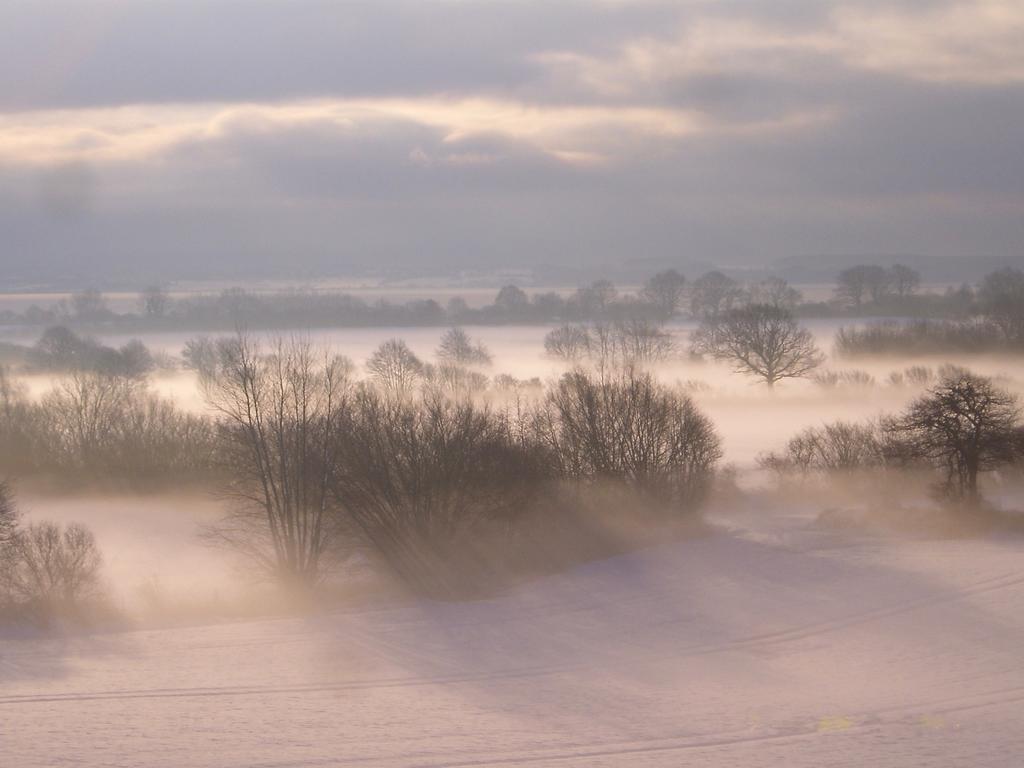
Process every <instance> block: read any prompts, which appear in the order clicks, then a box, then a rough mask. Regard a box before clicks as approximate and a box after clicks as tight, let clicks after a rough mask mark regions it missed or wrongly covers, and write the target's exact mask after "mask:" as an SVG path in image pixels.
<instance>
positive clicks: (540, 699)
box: [0, 511, 1024, 768]
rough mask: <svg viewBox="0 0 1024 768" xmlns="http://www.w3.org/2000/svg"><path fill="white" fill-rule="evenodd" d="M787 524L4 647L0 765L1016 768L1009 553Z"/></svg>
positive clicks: (1023, 634) (736, 524)
mask: <svg viewBox="0 0 1024 768" xmlns="http://www.w3.org/2000/svg"><path fill="white" fill-rule="evenodd" d="M811 520H812V518H811V517H810V516H805V515H803V514H800V513H798V512H795V511H794V512H791V513H787V512H785V511H784V512H778V511H777V512H775V513H767V512H761V513H751V514H747V515H746V516H745V517H743V516H739V515H733V516H732V517H731V518H730V519H724V518H722V517H721V516H719V517H718V518H716V519H715V521H714V522H715V523H716V526H717V530H716V532H715V533H713V534H711V535H708V536H706V537H703V538H696V539H691V540H688V541H684V542H680V543H676V544H671V545H666V546H664V547H662V548H659V549H656V550H652V551H647V552H643V553H636V554H632V555H628V556H623V557H620V558H616V559H614V560H610V561H606V562H602V563H593V564H590V565H587V566H584V567H581V568H578V569H576V570H574V571H572V572H569V573H566V574H564V575H561V576H558V577H553V578H548V579H545V580H542V581H539V582H536V583H533V584H530V585H527V586H525V587H522V588H520V589H518V590H516V591H515V592H514V593H513V594H510V595H506V596H504V597H501V598H497V599H494V600H490V601H485V602H477V603H463V604H439V603H416V604H411V605H407V606H403V607H392V608H387V609H376V610H364V611H358V612H351V613H342V614H335V615H329V616H319V617H316V618H308V619H296V618H292V619H280V620H264V621H252V622H243V623H233V624H221V625H214V626H201V627H193V628H184V629H183V628H176V629H166V630H147V631H136V632H126V633H121V634H106V635H100V636H93V637H71V638H64V639H51V640H46V641H39V640H32V641H28V640H16V641H15V640H10V639H2V640H0V765H2V766H4V767H5V768H6V767H8V766H10V767H11V768H35V767H36V766H38V767H40V768H42V767H44V766H45V767H46V768H51V767H52V766H60V765H83V766H125V767H126V768H129V767H130V768H138V767H139V766H167V768H172V767H173V768H186V767H189V766H197V767H199V766H201V767H202V768H226V767H228V766H239V767H241V766H261V767H264V768H269V767H270V766H278V767H281V768H283V767H284V766H334V765H367V766H484V765H509V766H514V765H531V766H545V765H552V766H555V765H580V766H681V765H699V766H712V767H714V768H718V767H720V766H785V767H786V768H800V767H803V766H807V767H808V768H811V767H813V768H821V767H822V766H858V768H859V767H860V766H871V767H872V768H886V767H887V766H900V768H904V767H907V766H963V767H964V768H986V767H995V766H999V767H1001V768H1002V767H1005V768H1011V767H1013V766H1020V765H1021V764H1022V762H1021V760H1022V758H1021V755H1024V558H1022V556H1021V551H1022V549H1021V548H1022V544H1024V542H1022V541H1021V540H1020V539H1010V538H1008V539H998V538H976V539H960V540H940V539H925V538H896V537H891V536H890V537H871V536H864V535H858V534H854V533H843V534H840V533H831V532H828V531H824V530H822V529H820V528H817V527H815V526H814V525H813V524H812V522H811Z"/></svg>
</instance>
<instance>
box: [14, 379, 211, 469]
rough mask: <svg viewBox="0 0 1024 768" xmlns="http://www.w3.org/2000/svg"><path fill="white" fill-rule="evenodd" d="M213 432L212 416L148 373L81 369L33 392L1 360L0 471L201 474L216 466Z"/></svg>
mask: <svg viewBox="0 0 1024 768" xmlns="http://www.w3.org/2000/svg"><path fill="white" fill-rule="evenodd" d="M214 437H215V435H214V429H213V426H212V425H211V424H210V423H209V421H208V420H207V419H204V418H203V417H201V416H199V415H196V414H191V413H187V412H184V411H182V410H180V409H179V408H177V407H175V405H174V404H173V403H172V402H170V401H168V400H166V399H163V398H160V397H159V396H157V395H155V394H154V393H152V392H150V391H149V390H148V388H147V387H146V384H145V382H143V381H139V380H135V379H130V378H127V377H124V376H117V375H110V374H105V373H96V372H75V373H72V374H68V375H66V376H64V377H62V378H60V379H59V380H58V381H57V382H56V384H55V385H54V387H53V388H52V389H51V390H50V391H49V392H48V393H46V394H45V395H43V396H42V397H41V398H38V399H31V398H29V397H28V396H27V393H26V392H25V390H24V388H23V387H22V386H20V385H19V384H18V382H17V381H16V380H15V379H14V378H13V377H12V376H11V375H10V374H9V373H8V372H7V371H6V370H5V369H3V368H0V473H6V474H10V475H19V476H20V475H33V474H45V475H48V476H50V477H56V478H60V479H61V480H63V481H65V482H72V481H74V482H80V481H82V480H88V479H93V480H95V481H103V480H105V479H109V478H113V477H116V478H118V479H122V480H129V481H131V482H132V483H135V484H138V483H149V482H155V481H168V482H170V481H173V480H175V479H180V478H183V477H187V478H192V479H197V478H202V477H205V476H208V475H209V474H210V472H211V469H212V466H213V452H214Z"/></svg>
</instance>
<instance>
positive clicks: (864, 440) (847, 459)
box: [758, 421, 886, 475]
mask: <svg viewBox="0 0 1024 768" xmlns="http://www.w3.org/2000/svg"><path fill="white" fill-rule="evenodd" d="M758 463H759V464H760V465H761V466H762V467H764V468H765V469H770V470H772V471H775V472H777V473H779V474H782V475H785V474H789V473H798V474H801V475H807V474H809V473H811V472H823V473H826V474H833V473H851V472H856V471H861V470H865V469H876V468H879V467H883V466H885V464H886V449H885V441H884V439H883V437H882V435H881V434H880V431H879V428H878V425H877V424H875V423H872V424H856V423H852V422H847V421H835V422H832V423H831V424H825V425H823V426H821V427H808V428H807V429H804V430H803V431H801V432H799V433H797V434H796V435H794V436H793V437H791V438H790V439H789V441H788V442H787V443H786V448H785V450H784V451H783V452H782V453H781V454H777V453H769V454H767V455H764V456H761V457H759V458H758Z"/></svg>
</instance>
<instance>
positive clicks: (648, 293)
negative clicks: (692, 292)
mask: <svg viewBox="0 0 1024 768" xmlns="http://www.w3.org/2000/svg"><path fill="white" fill-rule="evenodd" d="M685 292H686V278H685V277H684V276H683V275H681V274H680V273H679V272H677V271H676V270H674V269H669V270H666V271H664V272H659V273H658V274H656V275H654V276H653V277H651V278H650V279H649V280H648V281H647V282H646V283H644V287H643V288H642V289H641V291H640V297H641V298H642V299H643V300H644V301H646V302H648V303H650V304H653V305H654V307H655V308H656V309H657V311H658V316H659V317H660V318H661V319H662V320H669V319H670V318H671V317H672V316H673V315H674V314H675V313H676V312H677V311H678V310H679V307H680V305H681V304H682V303H683V295H684V293H685Z"/></svg>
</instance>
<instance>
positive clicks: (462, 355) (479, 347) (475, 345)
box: [437, 328, 491, 366]
mask: <svg viewBox="0 0 1024 768" xmlns="http://www.w3.org/2000/svg"><path fill="white" fill-rule="evenodd" d="M437 358H438V359H439V360H441V361H443V362H446V363H453V364H455V365H480V366H486V365H490V364H491V353H490V352H489V351H488V350H487V347H485V346H484V345H483V342H480V341H477V342H474V341H473V340H472V339H470V338H469V334H467V333H466V332H465V331H464V330H463V329H462V328H450V329H449V330H447V331H446V332H445V334H444V336H442V337H441V344H440V345H439V346H438V348H437Z"/></svg>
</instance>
